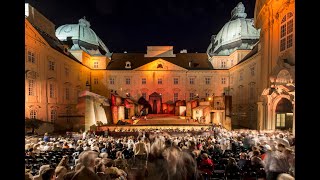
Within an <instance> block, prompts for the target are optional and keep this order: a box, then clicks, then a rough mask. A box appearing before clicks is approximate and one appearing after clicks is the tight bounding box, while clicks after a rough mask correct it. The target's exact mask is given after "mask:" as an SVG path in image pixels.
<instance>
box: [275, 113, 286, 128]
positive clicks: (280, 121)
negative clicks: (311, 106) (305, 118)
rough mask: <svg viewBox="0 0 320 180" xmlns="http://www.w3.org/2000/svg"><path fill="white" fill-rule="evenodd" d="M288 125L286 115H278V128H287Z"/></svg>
mask: <svg viewBox="0 0 320 180" xmlns="http://www.w3.org/2000/svg"><path fill="white" fill-rule="evenodd" d="M285 123H286V114H277V122H276V126H277V127H285V126H286V125H285Z"/></svg>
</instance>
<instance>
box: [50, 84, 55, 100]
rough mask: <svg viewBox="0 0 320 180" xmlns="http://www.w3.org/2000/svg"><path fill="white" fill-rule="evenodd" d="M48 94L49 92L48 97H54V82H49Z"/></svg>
mask: <svg viewBox="0 0 320 180" xmlns="http://www.w3.org/2000/svg"><path fill="white" fill-rule="evenodd" d="M49 94H50V98H54V97H55V88H54V84H49Z"/></svg>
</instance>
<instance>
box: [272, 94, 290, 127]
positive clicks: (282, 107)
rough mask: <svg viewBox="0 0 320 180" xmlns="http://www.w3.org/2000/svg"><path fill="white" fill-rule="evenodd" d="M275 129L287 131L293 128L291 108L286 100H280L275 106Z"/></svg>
mask: <svg viewBox="0 0 320 180" xmlns="http://www.w3.org/2000/svg"><path fill="white" fill-rule="evenodd" d="M275 113H276V119H275V128H276V129H281V130H289V129H292V128H293V106H292V103H291V102H290V101H289V100H288V99H287V98H281V99H280V101H279V102H278V104H277V106H276V110H275Z"/></svg>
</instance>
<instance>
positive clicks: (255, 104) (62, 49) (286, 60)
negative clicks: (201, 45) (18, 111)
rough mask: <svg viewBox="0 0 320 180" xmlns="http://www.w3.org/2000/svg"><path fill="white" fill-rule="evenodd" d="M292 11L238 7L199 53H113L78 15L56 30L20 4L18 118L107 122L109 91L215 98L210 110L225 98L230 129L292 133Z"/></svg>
mask: <svg viewBox="0 0 320 180" xmlns="http://www.w3.org/2000/svg"><path fill="white" fill-rule="evenodd" d="M294 6H295V2H294V1H292V0H277V1H276V0H257V1H256V7H255V13H254V16H255V17H254V19H253V18H247V17H246V16H247V15H246V13H245V7H244V6H243V4H242V3H241V2H240V3H239V4H238V5H237V6H236V7H235V8H234V9H233V10H232V12H231V18H230V20H229V21H228V22H227V23H226V24H225V25H224V26H223V27H222V29H221V30H220V31H219V32H218V33H217V34H216V35H213V36H212V38H211V41H210V44H209V46H208V48H207V52H206V53H188V52H187V50H181V51H180V53H176V54H175V53H174V52H173V47H172V46H148V47H147V52H146V53H126V52H125V53H112V52H110V51H109V49H108V48H107V46H106V45H105V44H104V43H103V42H102V41H101V39H100V38H99V37H98V36H97V35H96V33H95V32H94V31H93V30H92V29H91V28H90V23H89V22H88V21H87V20H86V19H85V18H82V19H80V20H79V22H78V24H66V25H62V26H60V27H58V28H57V29H55V25H54V24H53V23H52V22H50V21H49V20H48V19H46V18H45V17H44V16H43V15H42V14H40V13H39V12H38V11H37V10H36V9H34V8H33V7H32V6H30V5H28V4H26V18H25V52H26V55H25V57H26V96H25V97H26V100H25V101H26V108H25V113H26V114H25V116H26V117H29V118H37V119H41V120H43V121H48V122H52V123H53V124H55V125H56V127H67V129H68V127H69V128H71V127H73V128H74V127H76V126H77V125H79V124H84V123H87V122H84V121H85V119H90V118H94V117H95V118H97V117H99V118H98V119H99V120H101V118H104V120H103V121H104V122H105V123H107V124H110V123H111V122H112V120H110V117H111V115H109V114H110V107H109V106H110V104H109V102H108V99H110V96H111V93H112V92H113V93H117V94H118V95H119V96H121V97H130V99H132V100H134V101H138V99H139V98H140V97H144V98H145V99H146V100H149V96H150V95H151V96H153V95H155V94H156V95H160V96H161V98H162V102H163V103H167V104H172V103H174V102H176V101H177V100H185V101H190V100H193V99H198V100H212V99H215V100H214V102H213V103H217V104H214V107H216V108H217V107H219V104H218V103H221V104H223V103H225V101H224V100H223V98H222V100H221V101H219V98H220V99H221V97H226V96H231V97H232V110H231V114H230V117H231V122H232V127H233V128H251V129H268V130H272V129H278V128H279V129H284V128H285V129H289V128H290V129H292V128H293V129H294V82H295V80H294V79H295V77H294V67H295V66H294V64H295V63H294V62H295V50H294V48H295V43H294V37H295V36H294V35H295V28H294V25H295V24H294V17H295V8H294ZM151 96H150V97H151ZM81 97H90V98H91V99H94V101H88V99H83V98H82V99H81ZM215 97H217V98H215ZM90 98H89V99H90ZM80 101H85V102H86V103H84V104H85V106H86V107H81V106H83V103H82V105H81V103H80ZM154 102H155V101H154ZM90 103H91V104H90ZM149 103H150V104H151V105H152V106H154V104H153V102H149ZM88 104H90V107H91V108H92V111H90V112H89V111H88V110H84V109H88ZM102 109H103V110H102ZM101 112H103V113H105V114H107V116H105V115H103V113H102V114H101ZM90 113H91V114H90ZM156 113H159V112H156ZM161 113H165V112H162V111H161ZM222 113H226V112H222ZM225 115H226V114H224V116H225ZM102 116H105V117H102ZM129 118H130V117H129ZM86 121H87V120H86ZM91 123H93V122H91Z"/></svg>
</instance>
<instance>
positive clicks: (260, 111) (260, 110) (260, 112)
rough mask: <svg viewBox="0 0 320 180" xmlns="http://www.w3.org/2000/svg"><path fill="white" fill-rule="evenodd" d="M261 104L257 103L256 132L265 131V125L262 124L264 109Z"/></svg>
mask: <svg viewBox="0 0 320 180" xmlns="http://www.w3.org/2000/svg"><path fill="white" fill-rule="evenodd" d="M262 103H263V102H261V101H260V102H257V104H258V113H257V114H258V116H257V118H258V120H257V129H258V130H264V129H265V124H264V119H263V114H264V108H263V104H262Z"/></svg>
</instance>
